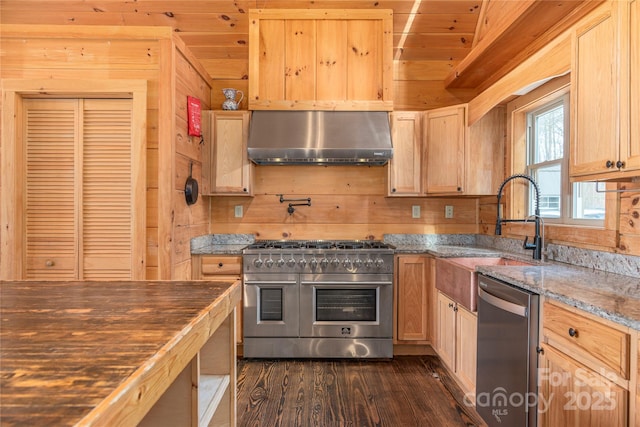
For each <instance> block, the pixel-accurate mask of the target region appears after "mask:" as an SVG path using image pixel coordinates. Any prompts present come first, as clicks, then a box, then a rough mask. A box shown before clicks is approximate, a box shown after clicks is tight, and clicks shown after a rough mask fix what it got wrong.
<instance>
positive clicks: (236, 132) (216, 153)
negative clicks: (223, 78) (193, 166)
mask: <svg viewBox="0 0 640 427" xmlns="http://www.w3.org/2000/svg"><path fill="white" fill-rule="evenodd" d="M250 117H251V113H250V112H249V111H203V113H202V131H203V132H202V133H203V136H204V148H203V150H202V152H203V162H202V194H203V195H246V196H251V195H252V194H253V193H252V186H251V176H252V169H253V164H252V163H251V161H250V160H249V158H248V157H247V140H248V138H249V119H250Z"/></svg>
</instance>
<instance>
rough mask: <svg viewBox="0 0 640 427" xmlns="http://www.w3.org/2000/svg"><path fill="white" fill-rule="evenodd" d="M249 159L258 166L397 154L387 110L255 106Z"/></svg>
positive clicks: (383, 158)
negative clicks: (269, 108) (276, 109)
mask: <svg viewBox="0 0 640 427" xmlns="http://www.w3.org/2000/svg"><path fill="white" fill-rule="evenodd" d="M248 151H249V159H251V161H253V162H254V163H256V164H259V165H294V164H298V165H299V164H320V165H326V164H342V165H345V164H365V165H384V164H385V163H387V162H388V161H389V159H390V158H391V157H392V156H393V148H392V145H391V131H390V127H389V114H388V113H387V112H384V111H254V112H253V114H252V116H251V126H250V129H249V143H248Z"/></svg>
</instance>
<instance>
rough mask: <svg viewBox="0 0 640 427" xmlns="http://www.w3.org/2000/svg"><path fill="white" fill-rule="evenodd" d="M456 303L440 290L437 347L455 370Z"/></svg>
mask: <svg viewBox="0 0 640 427" xmlns="http://www.w3.org/2000/svg"><path fill="white" fill-rule="evenodd" d="M454 307H455V303H454V302H453V300H451V299H450V298H448V297H447V296H446V295H444V294H443V293H441V292H438V327H437V329H436V330H437V334H438V336H437V340H436V341H437V349H438V355H439V356H440V359H442V361H443V362H444V363H445V364H446V365H447V366H449V368H450V369H451V370H452V371H455V356H456V348H455V346H456V312H455V311H454Z"/></svg>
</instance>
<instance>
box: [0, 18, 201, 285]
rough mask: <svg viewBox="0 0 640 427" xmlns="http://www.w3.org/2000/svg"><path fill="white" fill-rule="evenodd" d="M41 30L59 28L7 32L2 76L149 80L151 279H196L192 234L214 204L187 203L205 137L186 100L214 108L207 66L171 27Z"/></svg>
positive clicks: (1, 57) (198, 230) (148, 272)
mask: <svg viewBox="0 0 640 427" xmlns="http://www.w3.org/2000/svg"><path fill="white" fill-rule="evenodd" d="M38 33H41V34H45V33H52V27H47V26H38V27H31V28H29V29H25V30H24V33H22V34H20V35H19V36H13V37H8V36H7V33H6V32H3V34H2V47H3V49H2V52H1V55H0V60H1V61H2V68H1V70H0V78H3V79H4V78H21V79H75V80H77V79H143V80H146V81H147V83H148V85H147V90H148V92H147V178H146V181H147V197H146V201H142V203H145V202H146V204H147V209H146V212H147V217H146V234H147V236H146V238H147V255H146V262H147V268H146V278H147V279H187V278H190V276H191V260H190V246H189V240H190V239H191V237H195V236H197V235H202V234H205V233H206V231H207V228H208V222H209V204H208V200H203V199H202V198H201V199H200V200H198V202H197V203H196V204H195V205H192V206H191V207H188V206H187V204H186V202H185V198H184V185H185V182H186V179H187V177H188V175H189V164H190V163H191V162H193V175H194V177H195V178H196V179H197V178H199V177H200V171H201V168H202V163H201V160H200V159H201V157H202V156H201V154H200V151H201V148H200V144H199V142H200V138H199V137H190V136H188V131H187V112H186V106H187V95H191V96H196V97H198V98H199V99H200V100H201V102H202V109H203V110H205V109H209V108H210V94H211V83H210V79H209V76H208V75H207V73H206V71H204V69H203V68H202V66H201V65H200V64H198V63H197V60H195V59H194V57H193V55H192V54H191V53H190V52H189V51H188V50H187V49H186V48H185V47H184V44H183V43H182V42H181V41H180V40H179V39H175V36H174V34H173V33H172V32H171V30H170V29H169V28H166V27H156V28H149V27H145V28H143V27H141V28H137V29H133V28H129V29H127V28H125V27H82V26H76V27H73V31H70V32H69V33H68V34H64V33H61V32H60V31H59V30H58V29H57V28H56V29H55V31H53V34H55V36H53V37H52V36H51V35H48V36H44V35H40V36H39V35H38ZM2 143H6V142H5V141H2ZM160 165H162V166H160ZM0 190H1V189H0Z"/></svg>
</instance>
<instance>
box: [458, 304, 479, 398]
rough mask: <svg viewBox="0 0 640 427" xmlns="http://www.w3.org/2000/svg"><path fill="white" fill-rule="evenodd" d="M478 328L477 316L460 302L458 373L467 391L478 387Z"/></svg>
mask: <svg viewBox="0 0 640 427" xmlns="http://www.w3.org/2000/svg"><path fill="white" fill-rule="evenodd" d="M477 328H478V318H477V316H476V315H475V314H474V313H471V312H470V311H468V310H467V309H465V308H464V307H462V306H461V305H459V304H458V305H457V319H456V374H457V375H458V379H459V380H460V381H461V382H462V384H463V385H464V386H465V388H466V390H467V391H475V389H476V352H477V347H478V345H477V342H478V330H477Z"/></svg>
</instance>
